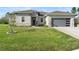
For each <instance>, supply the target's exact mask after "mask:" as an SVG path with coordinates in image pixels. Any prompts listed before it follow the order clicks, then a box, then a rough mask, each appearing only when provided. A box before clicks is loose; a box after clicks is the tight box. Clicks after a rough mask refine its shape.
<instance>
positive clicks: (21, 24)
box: [15, 14, 31, 26]
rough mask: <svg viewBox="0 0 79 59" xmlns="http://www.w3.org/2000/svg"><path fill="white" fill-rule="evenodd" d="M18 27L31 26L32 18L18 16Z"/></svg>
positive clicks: (23, 15) (24, 15) (25, 15)
mask: <svg viewBox="0 0 79 59" xmlns="http://www.w3.org/2000/svg"><path fill="white" fill-rule="evenodd" d="M22 17H24V22H22ZM15 20H16V26H31V16H30V15H27V14H17V15H16V19H15Z"/></svg>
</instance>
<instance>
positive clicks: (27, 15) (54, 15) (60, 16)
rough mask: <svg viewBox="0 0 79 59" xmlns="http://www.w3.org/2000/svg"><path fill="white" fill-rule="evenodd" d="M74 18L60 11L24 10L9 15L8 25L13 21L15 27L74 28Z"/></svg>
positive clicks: (71, 14)
mask: <svg viewBox="0 0 79 59" xmlns="http://www.w3.org/2000/svg"><path fill="white" fill-rule="evenodd" d="M75 16H76V15H75V14H73V13H69V12H62V11H54V12H50V13H48V12H42V11H35V10H26V11H17V12H13V13H9V23H12V21H15V25H16V26H39V25H47V26H49V27H74V17H75Z"/></svg>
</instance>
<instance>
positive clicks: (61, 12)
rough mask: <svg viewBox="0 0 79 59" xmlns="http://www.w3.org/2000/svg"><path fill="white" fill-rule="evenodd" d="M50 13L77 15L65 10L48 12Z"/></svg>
mask: <svg viewBox="0 0 79 59" xmlns="http://www.w3.org/2000/svg"><path fill="white" fill-rule="evenodd" d="M48 15H73V16H76V14H73V13H69V12H63V11H54V12H50V13H48Z"/></svg>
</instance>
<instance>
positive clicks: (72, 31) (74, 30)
mask: <svg viewBox="0 0 79 59" xmlns="http://www.w3.org/2000/svg"><path fill="white" fill-rule="evenodd" d="M54 28H55V29H57V30H58V31H61V32H64V33H66V34H68V35H70V36H72V37H74V38H77V39H79V28H78V27H54Z"/></svg>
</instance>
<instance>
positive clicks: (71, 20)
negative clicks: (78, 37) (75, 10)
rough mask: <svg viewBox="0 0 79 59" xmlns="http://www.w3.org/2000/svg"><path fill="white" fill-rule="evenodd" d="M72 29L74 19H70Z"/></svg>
mask: <svg viewBox="0 0 79 59" xmlns="http://www.w3.org/2000/svg"><path fill="white" fill-rule="evenodd" d="M70 27H74V18H71V19H70Z"/></svg>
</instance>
